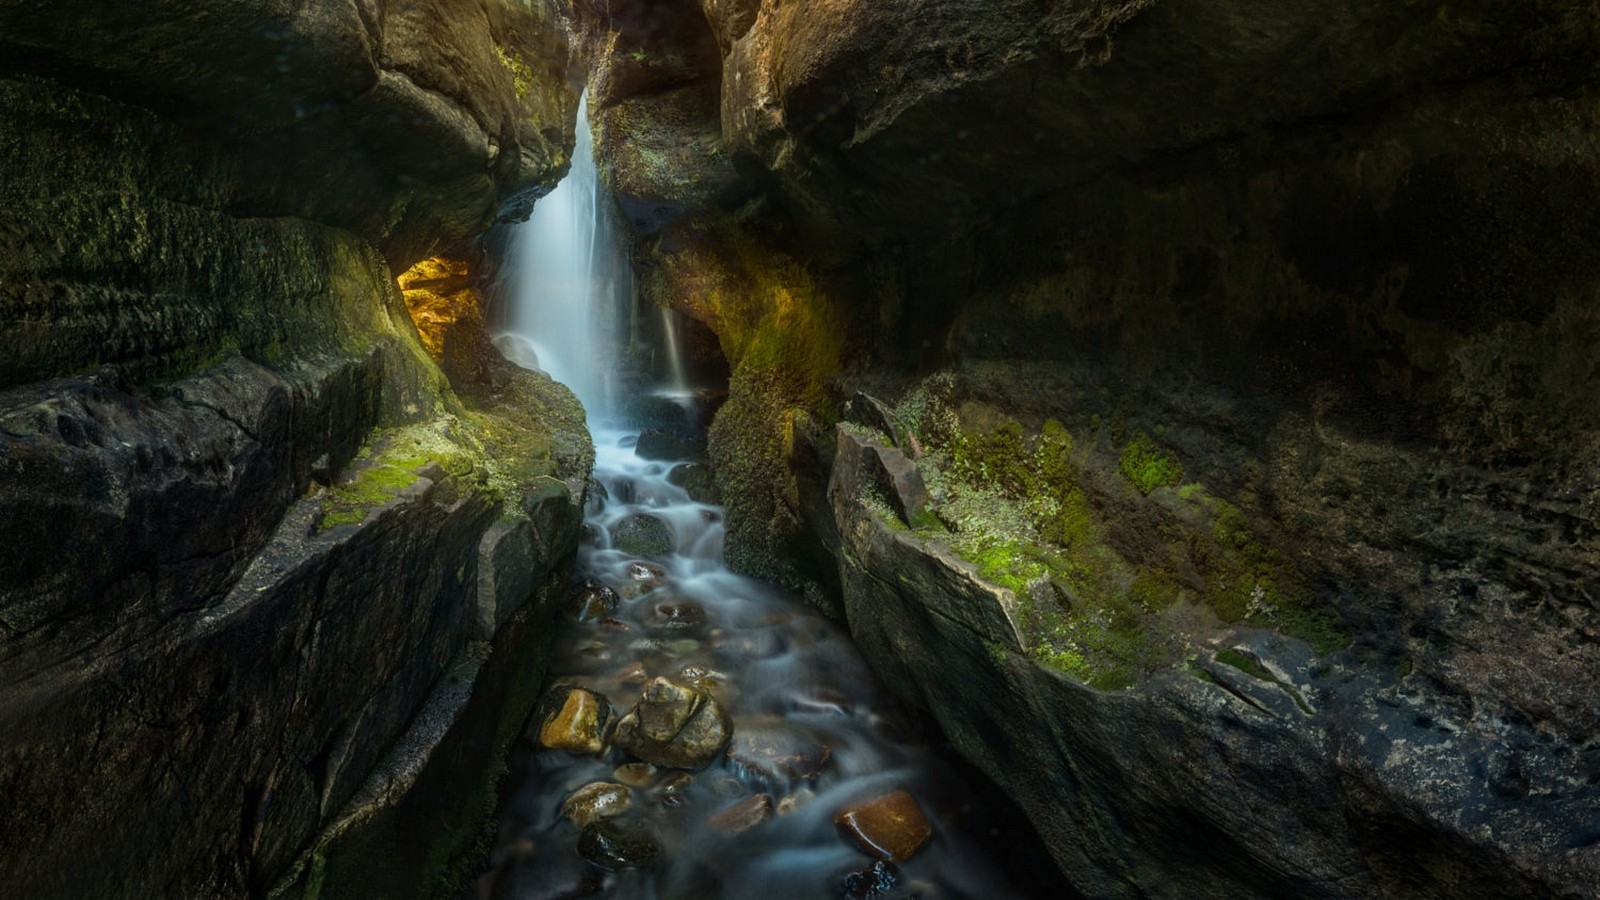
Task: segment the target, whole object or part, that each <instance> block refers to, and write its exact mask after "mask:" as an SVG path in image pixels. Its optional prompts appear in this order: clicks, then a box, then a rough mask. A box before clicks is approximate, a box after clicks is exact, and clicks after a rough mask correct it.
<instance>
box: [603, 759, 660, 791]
mask: <svg viewBox="0 0 1600 900" xmlns="http://www.w3.org/2000/svg"><path fill="white" fill-rule="evenodd" d="M611 774H612V776H613V777H614V778H616V779H617V780H618V781H620V782H622V783H623V784H626V785H629V786H631V787H636V788H647V787H649V786H650V785H651V784H652V783H654V782H655V780H656V774H657V770H656V767H655V766H652V765H650V764H649V763H638V762H635V763H623V764H622V765H620V766H617V769H616V771H615V772H612V773H611Z"/></svg>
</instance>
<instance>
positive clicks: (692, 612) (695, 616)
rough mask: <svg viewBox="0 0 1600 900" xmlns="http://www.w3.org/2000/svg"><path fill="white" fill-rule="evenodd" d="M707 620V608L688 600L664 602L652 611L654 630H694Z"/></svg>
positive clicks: (650, 623) (650, 620) (651, 623)
mask: <svg viewBox="0 0 1600 900" xmlns="http://www.w3.org/2000/svg"><path fill="white" fill-rule="evenodd" d="M705 620H706V611H705V607H703V606H701V605H700V604H698V603H691V602H689V601H687V600H663V601H662V602H660V603H657V604H656V605H655V606H654V607H653V608H652V609H651V610H650V618H649V620H648V621H647V622H646V624H648V625H649V626H650V627H652V628H669V629H680V628H693V627H695V626H697V625H700V624H703V623H704V622H705Z"/></svg>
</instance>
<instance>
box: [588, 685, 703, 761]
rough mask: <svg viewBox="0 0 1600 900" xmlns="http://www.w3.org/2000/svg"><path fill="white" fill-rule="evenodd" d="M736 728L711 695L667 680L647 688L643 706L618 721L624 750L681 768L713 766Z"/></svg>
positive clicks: (617, 735) (618, 740) (618, 742)
mask: <svg viewBox="0 0 1600 900" xmlns="http://www.w3.org/2000/svg"><path fill="white" fill-rule="evenodd" d="M732 730H733V727H732V725H731V724H730V723H729V721H728V715H727V713H725V712H723V710H722V706H721V705H720V704H719V703H717V701H716V699H715V698H713V697H712V696H711V694H710V693H708V692H706V691H703V690H701V689H699V688H696V687H693V686H691V685H684V684H679V683H676V682H673V681H670V680H668V679H666V678H655V679H652V680H651V681H650V682H648V683H647V684H646V685H645V686H644V691H643V692H642V694H641V696H640V698H639V702H638V704H637V705H635V706H634V707H633V709H630V710H628V712H627V713H626V714H625V715H623V717H622V718H621V719H620V720H618V722H617V729H616V733H615V734H614V736H613V739H614V740H615V742H616V745H617V746H618V747H621V748H622V749H624V750H626V751H628V752H629V753H632V754H633V755H634V756H636V757H638V758H639V759H641V760H644V761H645V762H648V763H654V764H655V765H658V766H667V767H669V768H676V769H699V768H702V767H704V766H705V765H707V764H709V763H710V762H711V761H712V760H713V759H715V758H716V756H717V754H718V753H720V752H721V751H722V748H723V747H724V746H725V745H726V744H727V743H728V738H729V737H730V735H731V733H732Z"/></svg>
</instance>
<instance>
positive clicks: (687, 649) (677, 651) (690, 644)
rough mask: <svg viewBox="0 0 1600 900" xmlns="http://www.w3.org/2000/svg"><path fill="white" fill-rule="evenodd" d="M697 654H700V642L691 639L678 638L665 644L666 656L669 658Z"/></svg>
mask: <svg viewBox="0 0 1600 900" xmlns="http://www.w3.org/2000/svg"><path fill="white" fill-rule="evenodd" d="M698 652H700V642H699V641H697V640H695V639H693V638H680V639H678V640H676V641H668V642H667V654H668V655H669V656H689V655H690V654H693V653H698Z"/></svg>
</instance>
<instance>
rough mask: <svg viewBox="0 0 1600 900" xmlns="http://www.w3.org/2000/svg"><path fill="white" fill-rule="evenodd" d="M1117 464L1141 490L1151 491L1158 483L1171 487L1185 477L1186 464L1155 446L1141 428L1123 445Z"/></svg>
mask: <svg viewBox="0 0 1600 900" xmlns="http://www.w3.org/2000/svg"><path fill="white" fill-rule="evenodd" d="M1117 468H1118V470H1119V471H1121V472H1122V476H1123V477H1124V478H1126V479H1128V480H1129V481H1130V482H1132V483H1133V486H1134V487H1136V488H1138V489H1139V493H1141V494H1149V493H1150V492H1151V491H1153V490H1155V489H1156V488H1159V487H1171V486H1172V485H1175V484H1177V483H1179V482H1180V481H1182V480H1183V466H1182V465H1180V464H1179V463H1178V459H1177V457H1175V456H1173V455H1172V454H1171V453H1168V452H1167V451H1165V450H1163V449H1161V448H1160V447H1158V446H1156V443H1155V441H1153V440H1151V439H1150V436H1149V435H1148V434H1145V433H1144V432H1142V431H1139V432H1135V433H1134V435H1133V439H1132V440H1130V441H1128V443H1127V444H1126V445H1125V446H1123V448H1122V454H1121V455H1120V456H1119V457H1118V458H1117Z"/></svg>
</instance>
